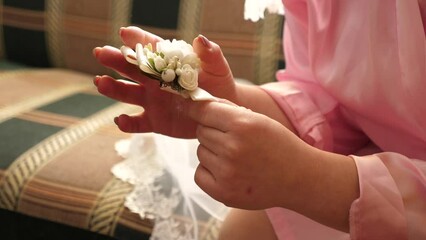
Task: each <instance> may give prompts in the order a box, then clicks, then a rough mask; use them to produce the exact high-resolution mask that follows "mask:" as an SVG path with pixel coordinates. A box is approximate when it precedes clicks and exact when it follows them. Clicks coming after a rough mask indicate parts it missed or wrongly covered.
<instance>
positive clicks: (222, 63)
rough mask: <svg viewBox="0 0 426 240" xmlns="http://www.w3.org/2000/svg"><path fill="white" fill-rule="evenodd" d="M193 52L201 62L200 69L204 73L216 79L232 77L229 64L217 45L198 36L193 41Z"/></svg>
mask: <svg viewBox="0 0 426 240" xmlns="http://www.w3.org/2000/svg"><path fill="white" fill-rule="evenodd" d="M192 44H193V48H194V51H195V52H196V53H197V54H198V57H199V58H200V60H201V69H203V71H204V72H206V73H208V74H210V75H213V76H218V77H226V76H232V72H231V69H230V68H229V64H228V62H227V61H226V58H225V57H224V55H223V53H222V50H221V48H220V46H219V45H217V44H216V43H214V42H211V41H209V40H208V39H207V38H206V37H204V36H203V35H199V36H198V37H196V38H195V39H194V41H193V43H192Z"/></svg>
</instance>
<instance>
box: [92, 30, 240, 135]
mask: <svg viewBox="0 0 426 240" xmlns="http://www.w3.org/2000/svg"><path fill="white" fill-rule="evenodd" d="M120 36H121V38H122V41H123V44H124V45H127V46H129V47H132V48H134V47H135V46H136V44H137V43H142V44H143V45H146V44H148V43H151V44H152V45H153V46H154V47H155V43H156V42H158V41H160V40H162V39H161V38H160V37H158V36H156V35H154V34H151V33H149V32H146V31H143V30H142V29H140V28H137V27H127V28H122V29H121V31H120ZM193 48H194V51H195V52H196V53H197V54H198V56H199V58H200V60H201V71H200V73H199V87H201V88H203V89H204V90H206V91H208V92H210V93H211V94H213V95H214V96H216V97H221V98H227V99H230V100H233V99H235V98H236V86H235V83H234V80H233V76H232V72H231V70H230V68H229V66H228V63H227V61H226V59H225V58H224V56H223V54H222V51H221V49H220V47H219V46H218V45H217V44H215V43H213V42H210V41H209V40H207V39H206V38H205V37H203V36H198V37H197V38H195V39H194V41H193ZM94 55H95V57H96V58H97V60H98V61H99V62H100V63H101V64H103V65H104V66H106V67H109V68H112V69H113V70H115V71H116V72H118V73H119V74H120V75H122V76H124V77H126V78H128V79H131V80H133V81H135V82H137V83H138V84H131V83H125V82H122V81H117V80H115V79H113V78H112V77H109V76H98V77H96V78H95V80H94V82H95V85H96V86H97V88H98V91H99V92H100V93H101V94H103V95H105V96H107V97H110V98H113V99H116V100H118V101H122V102H126V103H130V104H136V105H140V106H142V107H143V108H144V112H143V113H141V114H139V115H136V116H127V115H121V116H120V117H118V118H116V120H115V122H116V123H117V125H118V127H119V128H120V129H121V130H122V131H125V132H157V133H161V134H166V135H169V136H172V137H180V138H193V137H195V126H196V125H195V123H194V121H193V120H191V119H188V118H187V117H186V116H184V115H182V114H181V111H182V109H183V108H185V105H186V104H187V102H188V100H185V99H182V97H181V96H178V95H175V94H171V93H168V92H166V91H163V90H161V89H160V87H159V83H158V81H156V80H153V79H150V78H148V77H146V76H145V75H144V74H142V73H141V72H140V70H139V69H138V68H137V67H136V66H134V65H132V64H130V63H128V62H127V61H126V60H125V59H124V57H123V55H122V54H121V52H120V50H119V49H117V48H114V47H110V46H105V47H102V48H95V49H94Z"/></svg>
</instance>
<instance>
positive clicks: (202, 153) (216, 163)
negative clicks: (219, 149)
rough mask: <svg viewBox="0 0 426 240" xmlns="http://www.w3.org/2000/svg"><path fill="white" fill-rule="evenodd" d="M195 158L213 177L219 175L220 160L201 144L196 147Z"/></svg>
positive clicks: (220, 169)
mask: <svg viewBox="0 0 426 240" xmlns="http://www.w3.org/2000/svg"><path fill="white" fill-rule="evenodd" d="M197 156H198V160H199V161H200V164H201V165H202V166H203V167H205V168H206V169H207V170H209V172H210V173H211V174H212V175H213V177H214V176H215V175H216V174H220V173H221V171H222V168H221V166H222V164H221V162H222V160H221V159H219V157H218V156H217V155H216V154H215V153H214V152H212V151H211V150H210V149H208V148H207V147H206V146H204V145H203V144H200V145H198V148H197Z"/></svg>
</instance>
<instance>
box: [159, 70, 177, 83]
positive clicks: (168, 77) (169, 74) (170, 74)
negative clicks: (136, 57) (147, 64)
mask: <svg viewBox="0 0 426 240" xmlns="http://www.w3.org/2000/svg"><path fill="white" fill-rule="evenodd" d="M175 77H176V73H175V71H173V69H166V70H165V71H163V72H162V73H161V79H163V81H165V82H172V81H173V80H174V79H175Z"/></svg>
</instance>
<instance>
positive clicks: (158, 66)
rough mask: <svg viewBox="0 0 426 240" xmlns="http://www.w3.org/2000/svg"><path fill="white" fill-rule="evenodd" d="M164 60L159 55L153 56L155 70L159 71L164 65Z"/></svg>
mask: <svg viewBox="0 0 426 240" xmlns="http://www.w3.org/2000/svg"><path fill="white" fill-rule="evenodd" d="M166 65H167V64H166V61H164V59H163V58H162V57H160V56H156V57H155V58H154V67H155V69H156V70H157V71H159V72H161V71H162V70H163V69H164V68H165V67H166Z"/></svg>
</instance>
